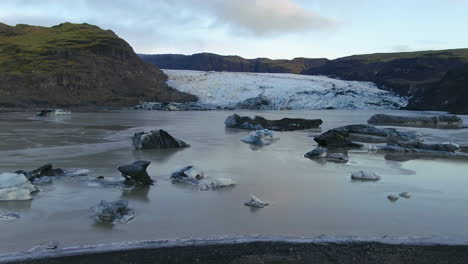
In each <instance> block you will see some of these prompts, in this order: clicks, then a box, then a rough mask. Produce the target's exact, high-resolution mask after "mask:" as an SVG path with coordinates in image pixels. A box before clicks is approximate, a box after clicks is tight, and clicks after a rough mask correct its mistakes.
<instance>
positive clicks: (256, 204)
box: [244, 194, 269, 208]
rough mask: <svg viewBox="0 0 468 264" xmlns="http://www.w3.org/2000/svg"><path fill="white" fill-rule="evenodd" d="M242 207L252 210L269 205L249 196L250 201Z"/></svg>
mask: <svg viewBox="0 0 468 264" xmlns="http://www.w3.org/2000/svg"><path fill="white" fill-rule="evenodd" d="M244 205H246V206H250V207H254V208H263V207H265V206H267V205H269V203H267V202H264V201H262V200H260V199H259V198H258V197H257V196H255V195H253V194H251V195H250V201H248V202H245V203H244Z"/></svg>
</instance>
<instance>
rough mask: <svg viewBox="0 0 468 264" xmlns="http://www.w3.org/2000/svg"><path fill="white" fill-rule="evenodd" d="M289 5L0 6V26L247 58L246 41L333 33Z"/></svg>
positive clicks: (228, 1) (206, 0) (48, 0)
mask: <svg viewBox="0 0 468 264" xmlns="http://www.w3.org/2000/svg"><path fill="white" fill-rule="evenodd" d="M295 1H298V0H132V1H128V0H74V1H68V0H67V1H65V0H40V1H39V0H0V21H1V22H3V23H7V24H11V25H14V24H18V23H21V24H32V25H41V26H52V25H56V24H59V23H62V22H72V23H89V24H94V25H97V26H99V27H101V28H103V29H111V30H113V31H114V32H116V33H117V34H118V35H119V36H120V37H122V38H124V39H125V40H127V41H128V42H129V43H130V44H131V45H132V46H133V47H134V48H135V50H136V51H138V52H145V53H165V52H179V53H194V52H203V51H208V52H224V53H229V54H234V53H239V52H238V51H237V50H240V49H247V50H248V52H249V54H250V53H252V50H250V49H252V48H243V47H248V46H249V44H248V43H247V42H248V41H250V44H251V46H253V47H256V43H258V42H259V41H266V44H265V45H268V46H271V43H273V41H274V40H279V39H283V38H284V39H291V37H302V34H303V33H305V32H317V31H318V32H320V31H328V30H333V29H334V28H335V27H336V25H337V22H336V20H335V19H333V18H329V17H325V16H322V15H320V14H318V13H315V12H313V11H312V10H310V9H308V8H305V7H304V6H300V5H298V4H297V2H295ZM239 43H242V45H240V44H239ZM253 49H255V48H253ZM261 50H264V49H261ZM261 50H257V52H261ZM275 54H276V53H275ZM275 54H273V55H270V56H275ZM252 56H253V55H252Z"/></svg>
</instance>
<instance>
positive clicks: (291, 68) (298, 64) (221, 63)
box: [140, 53, 328, 73]
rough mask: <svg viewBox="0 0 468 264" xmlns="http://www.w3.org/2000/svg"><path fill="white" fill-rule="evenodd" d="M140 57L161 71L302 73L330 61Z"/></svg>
mask: <svg viewBox="0 0 468 264" xmlns="http://www.w3.org/2000/svg"><path fill="white" fill-rule="evenodd" d="M140 57H141V58H142V59H143V60H145V61H147V62H149V63H152V64H154V65H156V66H157V67H159V68H161V69H172V70H195V71H228V72H263V73H301V72H303V71H306V70H309V69H311V68H314V67H318V66H320V65H323V64H325V63H326V62H327V61H328V60H327V59H307V58H295V59H293V60H271V59H267V58H257V59H244V58H242V57H239V56H221V55H217V54H212V53H198V54H193V55H189V56H187V55H178V54H161V55H145V54H140Z"/></svg>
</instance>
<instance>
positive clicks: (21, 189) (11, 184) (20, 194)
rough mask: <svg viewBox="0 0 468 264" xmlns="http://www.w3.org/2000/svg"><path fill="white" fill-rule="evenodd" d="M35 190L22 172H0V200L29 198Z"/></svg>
mask: <svg viewBox="0 0 468 264" xmlns="http://www.w3.org/2000/svg"><path fill="white" fill-rule="evenodd" d="M37 191H38V189H37V188H36V186H34V185H32V184H31V182H30V181H29V180H28V179H27V178H26V176H24V175H23V174H17V173H0V201H14V200H17V201H18V200H19V201H24V200H31V199H32V198H33V197H32V195H31V193H33V192H37Z"/></svg>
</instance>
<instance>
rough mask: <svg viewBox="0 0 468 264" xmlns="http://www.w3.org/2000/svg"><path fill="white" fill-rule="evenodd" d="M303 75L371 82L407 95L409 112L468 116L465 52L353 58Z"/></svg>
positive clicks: (466, 61)
mask: <svg viewBox="0 0 468 264" xmlns="http://www.w3.org/2000/svg"><path fill="white" fill-rule="evenodd" d="M303 73H305V74H311V75H316V74H320V75H327V76H331V77H338V78H341V79H345V80H355V81H371V82H374V83H375V84H377V85H378V86H379V87H380V88H382V89H385V90H390V91H393V92H396V93H398V94H400V95H403V96H410V97H411V99H410V103H409V105H408V107H407V108H408V109H417V110H443V111H450V112H455V113H468V105H467V104H466V101H467V100H468V49H457V50H442V51H421V52H405V53H385V54H370V55H356V56H350V57H344V58H339V59H336V60H333V61H330V62H328V63H326V64H324V65H321V66H319V67H315V68H311V69H309V70H306V71H304V72H303Z"/></svg>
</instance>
